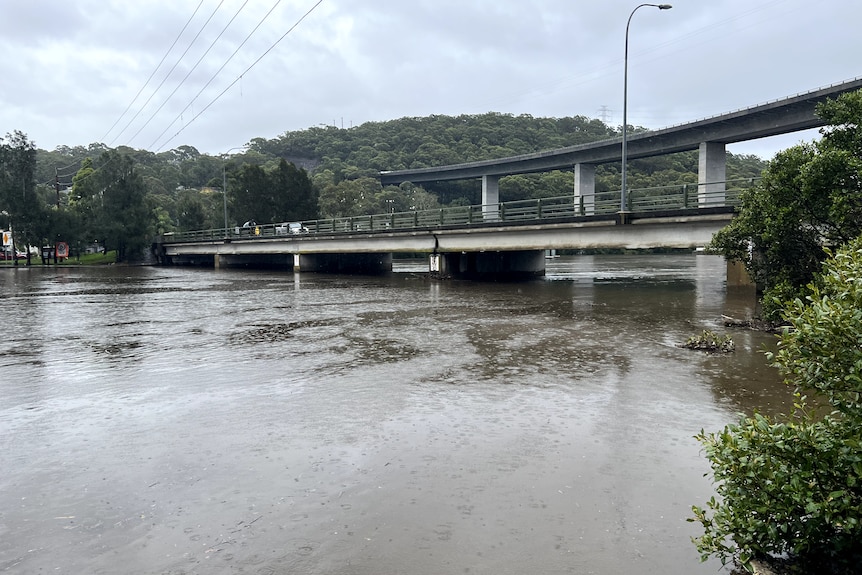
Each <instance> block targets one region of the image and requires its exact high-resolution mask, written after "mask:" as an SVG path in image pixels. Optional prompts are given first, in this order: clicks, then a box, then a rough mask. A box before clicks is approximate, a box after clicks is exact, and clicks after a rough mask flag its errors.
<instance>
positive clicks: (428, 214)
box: [160, 178, 760, 243]
mask: <svg viewBox="0 0 862 575" xmlns="http://www.w3.org/2000/svg"><path fill="white" fill-rule="evenodd" d="M759 180H760V178H745V179H740V180H727V181H724V182H708V183H705V184H682V185H675V186H661V187H654V188H641V189H634V190H629V191H628V193H627V201H628V208H629V211H630V212H631V213H632V214H634V215H636V214H638V213H650V212H656V211H665V210H681V209H686V210H688V209H690V210H696V209H698V208H712V207H720V206H737V205H739V195H740V193H741V192H742V191H743V190H745V189H747V188H750V187H751V186H753V185H754V183H755V182H757V181H759ZM722 184H723V188H724V189H722V186H721V185H722ZM619 206H620V192H619V190H617V191H613V192H597V193H596V194H595V196H594V197H593V202H592V205H590V203H588V202H585V198H583V197H581V198H580V201H578V198H576V197H574V196H571V195H568V196H559V197H554V198H539V199H533V200H516V201H512V202H500V203H499V204H492V205H484V206H483V205H475V206H455V207H447V208H439V209H434V210H417V211H409V212H394V213H389V214H373V215H365V216H352V217H340V218H326V219H319V220H307V221H302V222H296V223H299V224H300V226H296V225H295V224H294V225H293V226H288V225H287V224H286V223H278V224H257V225H254V226H249V227H233V228H227V229H225V228H217V229H210V230H196V231H189V232H173V233H167V234H163V235H162V236H160V239H161V241H162V242H164V243H175V242H193V241H207V240H225V239H231V240H233V239H263V238H273V237H301V236H306V235H318V234H326V235H331V234H344V233H356V232H380V231H400V230H409V229H417V228H434V227H442V226H447V227H469V226H472V225H478V224H488V223H494V224H497V225H500V224H502V225H505V224H506V223H512V224H514V223H524V222H551V221H554V220H560V219H563V218H577V217H589V216H607V215H611V214H615V213H617V212H618V211H619Z"/></svg>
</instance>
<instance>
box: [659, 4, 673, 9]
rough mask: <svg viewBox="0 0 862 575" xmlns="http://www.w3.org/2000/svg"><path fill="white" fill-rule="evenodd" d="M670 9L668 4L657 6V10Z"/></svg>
mask: <svg viewBox="0 0 862 575" xmlns="http://www.w3.org/2000/svg"><path fill="white" fill-rule="evenodd" d="M671 8H673V6H671V5H670V4H659V5H658V9H659V10H670V9H671Z"/></svg>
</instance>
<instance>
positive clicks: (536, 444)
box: [0, 255, 790, 575]
mask: <svg viewBox="0 0 862 575" xmlns="http://www.w3.org/2000/svg"><path fill="white" fill-rule="evenodd" d="M424 269H425V267H424V266H423V265H422V264H418V263H417V264H396V273H393V274H391V275H390V276H386V277H348V276H332V275H317V274H292V273H290V272H260V271H239V270H219V271H215V270H205V269H180V268H149V267H147V268H120V267H109V268H66V269H55V268H34V269H19V270H0V287H2V293H1V294H0V315H2V318H3V345H2V348H0V469H2V473H0V573H16V574H19V573H20V574H44V573H68V574H80V573H88V574H117V573H123V574H141V575H143V574H153V573H160V574H198V573H199V574H233V573H254V574H288V573H290V574H293V573H303V574H321V575H322V574H339V575H382V574H402V573H403V574H412V575H439V574H450V573H451V574H455V573H459V574H466V573H469V574H488V575H505V574H512V575H515V574H523V573H542V574H564V573H576V574H589V573H601V574H610V573H661V574H680V575H682V574H686V575H687V574H693V573H704V574H706V573H710V574H713V573H717V572H722V569H721V566H720V564H719V563H718V562H708V563H700V560H699V557H698V555H697V553H696V551H695V548H694V546H693V545H692V544H691V542H690V538H691V536H693V535H697V534H698V533H699V531H698V527H697V525H696V524H692V523H688V522H686V518H687V517H689V516H690V515H691V511H690V508H691V505H693V504H697V505H702V504H703V503H704V502H705V501H706V500H707V499H708V498H709V497H710V496H711V495H712V493H713V490H712V486H711V483H710V480H709V478H708V477H704V474H705V473H707V472H708V471H709V467H708V464H707V462H706V460H705V459H704V457H703V456H702V454H701V453H700V450H699V445H698V444H697V442H696V441H695V440H694V439H693V436H694V435H695V434H696V433H697V432H699V431H700V430H701V429H702V428H705V429H707V430H709V429H718V428H720V427H721V426H723V425H724V424H726V423H729V422H731V421H734V420H735V419H736V417H737V413H738V412H740V411H744V412H750V411H751V410H753V409H755V408H756V409H759V410H761V411H763V412H766V413H771V412H774V411H776V410H780V409H783V408H785V407H787V406H788V405H789V403H790V394H789V391H788V390H787V389H786V388H785V387H784V386H783V385H782V384H781V383H780V381H779V377H778V374H777V373H776V372H775V371H774V370H772V369H771V368H768V367H767V366H766V361H765V358H764V357H763V354H762V353H760V351H759V350H760V349H762V348H763V347H764V346H771V345H774V336H770V335H766V334H762V333H758V332H753V331H744V330H733V331H728V330H726V329H725V328H724V327H723V326H722V321H721V316H722V314H725V315H730V316H734V317H741V318H744V317H746V316H748V315H750V314H751V306H752V305H753V296H752V295H751V294H750V293H735V292H730V293H727V292H726V290H725V287H724V263H723V261H722V260H721V259H720V258H716V257H711V256H703V255H672V256H578V257H562V258H557V259H553V260H549V262H548V270H547V277H546V278H544V279H542V280H536V281H530V282H524V283H472V282H457V281H446V282H434V281H429V280H428V279H427V278H426V277H425V276H424V274H422V273H421V272H422V271H423V270H424ZM703 329H714V330H716V331H719V332H721V333H730V334H731V335H732V336H733V337H734V339H735V341H736V352H735V353H733V354H731V355H727V356H721V355H707V354H702V353H699V352H693V351H689V350H685V349H681V348H680V347H679V344H681V343H682V342H684V341H685V339H686V338H687V337H689V336H691V335H694V334H698V333H700V332H701V330H703Z"/></svg>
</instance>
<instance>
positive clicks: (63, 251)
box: [54, 242, 69, 259]
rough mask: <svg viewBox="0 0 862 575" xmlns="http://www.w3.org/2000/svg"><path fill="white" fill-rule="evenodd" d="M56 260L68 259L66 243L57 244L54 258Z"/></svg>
mask: <svg viewBox="0 0 862 575" xmlns="http://www.w3.org/2000/svg"><path fill="white" fill-rule="evenodd" d="M54 257H56V258H57V259H64V258H68V257H69V244H67V243H66V242H57V246H56V252H55V256H54Z"/></svg>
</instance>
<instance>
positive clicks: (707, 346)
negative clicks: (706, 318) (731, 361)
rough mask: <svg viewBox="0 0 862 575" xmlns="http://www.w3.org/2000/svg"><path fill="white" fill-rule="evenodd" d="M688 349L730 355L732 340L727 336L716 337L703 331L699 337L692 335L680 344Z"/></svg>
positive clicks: (708, 331)
mask: <svg viewBox="0 0 862 575" xmlns="http://www.w3.org/2000/svg"><path fill="white" fill-rule="evenodd" d="M682 346H683V347H685V348H688V349H696V350H700V351H708V352H712V353H730V352H732V351H733V349H734V344H733V338H732V337H730V336H729V335H723V336H722V335H718V334H717V333H715V332H714V331H711V330H708V329H705V330H703V331H702V332H701V333H700V334H699V335H693V336H691V337H689V338H688V339H687V340H685V343H684V344H682Z"/></svg>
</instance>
